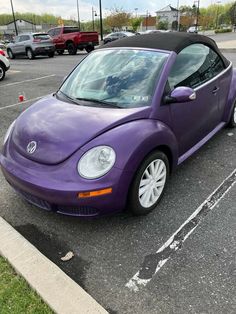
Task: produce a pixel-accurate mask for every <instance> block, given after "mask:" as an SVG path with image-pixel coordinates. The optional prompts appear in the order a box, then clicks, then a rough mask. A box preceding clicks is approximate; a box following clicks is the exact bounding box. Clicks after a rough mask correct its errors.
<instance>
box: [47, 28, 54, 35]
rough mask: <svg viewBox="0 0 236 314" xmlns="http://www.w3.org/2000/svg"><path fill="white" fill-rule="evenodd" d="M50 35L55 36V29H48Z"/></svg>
mask: <svg viewBox="0 0 236 314" xmlns="http://www.w3.org/2000/svg"><path fill="white" fill-rule="evenodd" d="M48 35H49V36H51V37H53V36H54V29H50V30H49V31H48Z"/></svg>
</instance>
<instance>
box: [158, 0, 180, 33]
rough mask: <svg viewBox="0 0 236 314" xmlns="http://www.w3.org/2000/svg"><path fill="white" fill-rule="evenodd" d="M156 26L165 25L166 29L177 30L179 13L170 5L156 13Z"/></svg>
mask: <svg viewBox="0 0 236 314" xmlns="http://www.w3.org/2000/svg"><path fill="white" fill-rule="evenodd" d="M156 15H157V24H159V23H162V24H163V25H165V24H166V26H167V29H172V30H177V28H178V23H179V18H180V16H179V15H180V14H179V11H178V10H177V9H175V8H173V7H172V6H171V5H170V4H169V5H168V6H166V7H164V8H163V9H161V10H159V11H156Z"/></svg>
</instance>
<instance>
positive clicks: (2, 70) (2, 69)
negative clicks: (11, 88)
mask: <svg viewBox="0 0 236 314" xmlns="http://www.w3.org/2000/svg"><path fill="white" fill-rule="evenodd" d="M5 73H6V70H5V67H4V65H3V64H1V63H0V81H2V80H3V79H4V77H5Z"/></svg>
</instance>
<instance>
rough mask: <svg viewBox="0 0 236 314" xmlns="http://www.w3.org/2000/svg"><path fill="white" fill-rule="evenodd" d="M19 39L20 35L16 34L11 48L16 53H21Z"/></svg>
mask: <svg viewBox="0 0 236 314" xmlns="http://www.w3.org/2000/svg"><path fill="white" fill-rule="evenodd" d="M19 41H20V36H16V37H15V39H14V43H13V44H12V46H11V50H12V52H13V53H14V54H15V55H16V54H18V53H19Z"/></svg>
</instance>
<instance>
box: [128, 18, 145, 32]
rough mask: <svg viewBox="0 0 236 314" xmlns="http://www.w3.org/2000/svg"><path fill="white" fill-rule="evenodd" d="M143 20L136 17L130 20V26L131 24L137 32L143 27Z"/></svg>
mask: <svg viewBox="0 0 236 314" xmlns="http://www.w3.org/2000/svg"><path fill="white" fill-rule="evenodd" d="M142 20H143V19H142V18H140V17H135V18H132V19H131V20H130V24H131V26H132V28H133V30H134V31H135V32H136V31H137V29H138V28H139V26H140V25H141V23H142Z"/></svg>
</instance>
